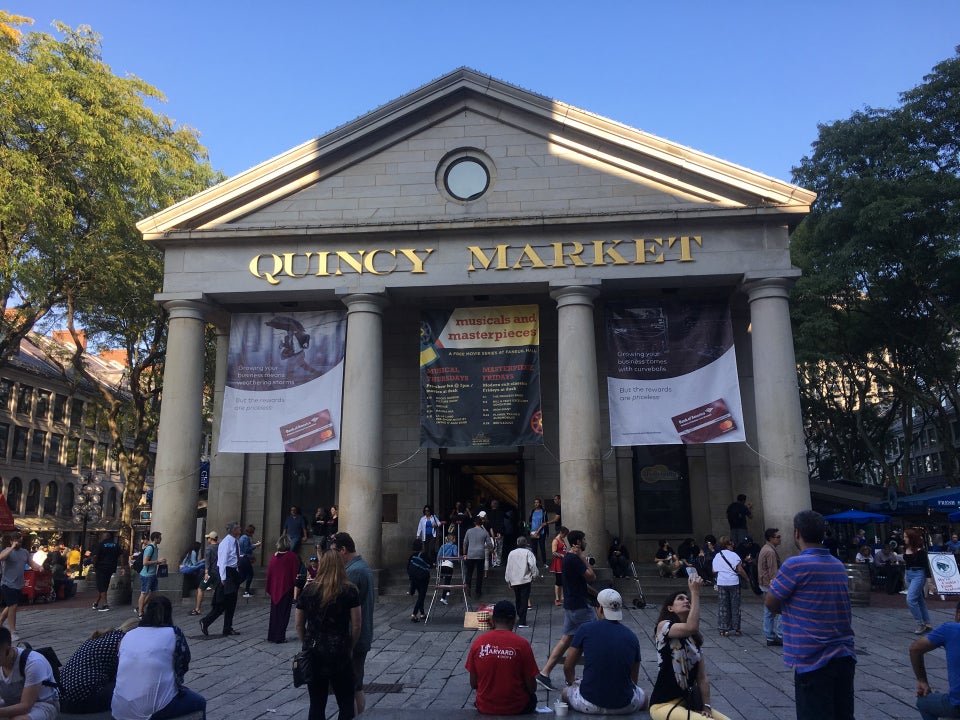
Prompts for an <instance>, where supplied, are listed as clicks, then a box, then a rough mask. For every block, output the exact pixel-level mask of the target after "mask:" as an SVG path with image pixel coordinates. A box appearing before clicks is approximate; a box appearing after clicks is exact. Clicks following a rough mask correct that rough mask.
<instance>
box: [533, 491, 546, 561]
mask: <svg viewBox="0 0 960 720" xmlns="http://www.w3.org/2000/svg"><path fill="white" fill-rule="evenodd" d="M546 530H547V511H546V510H544V509H543V505H542V504H541V503H540V498H534V499H533V510H531V511H530V543H531V547H532V549H533V554H534V555H536V554H537V549H539V550H540V557H539V560H540V562H542V563H543V566H544V567H545V568H548V569H549V567H550V565H549V564H548V563H547V533H546Z"/></svg>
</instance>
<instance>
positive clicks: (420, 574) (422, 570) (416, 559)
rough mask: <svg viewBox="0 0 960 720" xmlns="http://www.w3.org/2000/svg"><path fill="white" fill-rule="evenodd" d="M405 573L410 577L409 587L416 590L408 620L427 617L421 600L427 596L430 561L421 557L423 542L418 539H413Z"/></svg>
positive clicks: (417, 620)
mask: <svg viewBox="0 0 960 720" xmlns="http://www.w3.org/2000/svg"><path fill="white" fill-rule="evenodd" d="M407 575H408V576H409V577H410V587H412V588H413V589H414V590H416V592H417V602H416V603H415V604H414V606H413V615H411V616H410V621H411V622H420V621H421V620H425V619H426V617H427V614H426V613H425V612H424V609H423V601H424V598H426V596H427V583H429V582H430V561H429V560H427V559H426V558H424V557H423V542H422V541H420V540H414V541H413V555H411V556H410V559H409V560H407ZM418 610H419V617H418V616H417V611H418Z"/></svg>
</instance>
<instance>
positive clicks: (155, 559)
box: [98, 532, 167, 618]
mask: <svg viewBox="0 0 960 720" xmlns="http://www.w3.org/2000/svg"><path fill="white" fill-rule="evenodd" d="M161 540H163V535H161V534H160V533H158V532H152V533H150V542H149V543H147V546H146V547H145V548H144V549H143V569H142V570H141V571H140V599H139V600H138V601H137V617H139V618H143V605H144V603H145V602H146V601H147V595H149V594H150V593H152V592H156V591H157V566H158V565H166V563H167V559H166V558H162V557H160V541H161ZM98 602H99V600H98Z"/></svg>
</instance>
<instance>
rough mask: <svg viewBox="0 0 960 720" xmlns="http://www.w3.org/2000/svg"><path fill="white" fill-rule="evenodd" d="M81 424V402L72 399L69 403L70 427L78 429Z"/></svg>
mask: <svg viewBox="0 0 960 720" xmlns="http://www.w3.org/2000/svg"><path fill="white" fill-rule="evenodd" d="M82 424H83V401H82V400H77V399H76V398H74V399H73V402H72V403H70V427H72V428H76V429H79V428H80V426H81V425H82Z"/></svg>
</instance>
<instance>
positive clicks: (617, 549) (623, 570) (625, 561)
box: [607, 537, 630, 578]
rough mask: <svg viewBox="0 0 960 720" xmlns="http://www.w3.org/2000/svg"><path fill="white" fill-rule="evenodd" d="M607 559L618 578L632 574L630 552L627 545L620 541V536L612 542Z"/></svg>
mask: <svg viewBox="0 0 960 720" xmlns="http://www.w3.org/2000/svg"><path fill="white" fill-rule="evenodd" d="M607 560H608V561H609V563H610V569H611V570H612V571H613V576H614V577H617V578H622V577H627V576H628V575H629V574H630V553H629V552H628V551H627V548H626V546H625V545H624V544H623V543H622V542H620V538H618V537H615V538H614V539H613V542H612V543H610V549H609V550H608V551H607Z"/></svg>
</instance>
